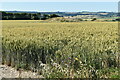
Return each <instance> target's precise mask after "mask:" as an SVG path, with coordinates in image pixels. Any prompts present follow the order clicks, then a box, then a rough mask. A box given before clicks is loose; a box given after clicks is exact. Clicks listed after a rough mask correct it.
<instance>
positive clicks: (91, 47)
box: [2, 20, 120, 78]
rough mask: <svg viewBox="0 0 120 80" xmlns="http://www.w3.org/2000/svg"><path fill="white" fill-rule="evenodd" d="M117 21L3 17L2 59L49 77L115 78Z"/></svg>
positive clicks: (16, 66) (116, 72)
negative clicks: (63, 20)
mask: <svg viewBox="0 0 120 80" xmlns="http://www.w3.org/2000/svg"><path fill="white" fill-rule="evenodd" d="M117 25H118V24H117V22H71V23H65V22H63V23H57V22H56V23H53V22H52V23H43V22H41V21H35V20H33V21H32V20H28V21H25V20H22V21H20V20H18V21H14V20H12V21H10V20H9V21H3V28H2V30H3V39H2V48H3V56H2V57H3V63H4V64H7V65H10V66H13V67H15V68H23V69H26V70H32V71H37V72H39V73H40V74H42V75H43V76H44V77H49V78H67V77H75V78H116V77H120V76H119V75H118V70H119V63H118V62H119V58H118V57H119V55H118V26H117Z"/></svg>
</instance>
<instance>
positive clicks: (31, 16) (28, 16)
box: [2, 12, 60, 20]
mask: <svg viewBox="0 0 120 80" xmlns="http://www.w3.org/2000/svg"><path fill="white" fill-rule="evenodd" d="M54 17H60V16H59V15H57V14H50V15H49V14H41V13H8V12H2V20H46V19H49V18H54Z"/></svg>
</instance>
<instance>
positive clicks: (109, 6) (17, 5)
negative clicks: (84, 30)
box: [0, 2, 118, 12]
mask: <svg viewBox="0 0 120 80" xmlns="http://www.w3.org/2000/svg"><path fill="white" fill-rule="evenodd" d="M0 10H2V11H15V10H16V11H39V12H56V11H60V12H80V11H90V12H98V11H109V12H118V2H1V7H0Z"/></svg>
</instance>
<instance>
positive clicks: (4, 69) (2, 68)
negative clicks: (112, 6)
mask: <svg viewBox="0 0 120 80" xmlns="http://www.w3.org/2000/svg"><path fill="white" fill-rule="evenodd" d="M3 77H4V78H42V76H41V75H38V74H37V73H34V72H31V71H21V74H20V71H17V70H15V69H14V68H11V67H8V66H6V65H0V80H1V79H2V78H3Z"/></svg>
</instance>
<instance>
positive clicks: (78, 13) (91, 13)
mask: <svg viewBox="0 0 120 80" xmlns="http://www.w3.org/2000/svg"><path fill="white" fill-rule="evenodd" d="M5 12H8V13H41V14H57V15H59V16H77V15H96V16H99V17H117V16H118V13H116V12H87V11H82V12H37V11H5Z"/></svg>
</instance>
